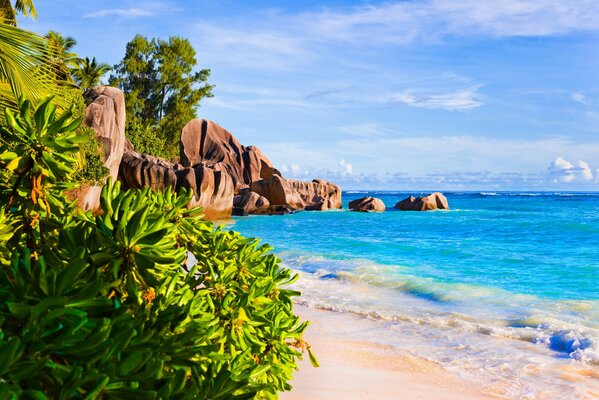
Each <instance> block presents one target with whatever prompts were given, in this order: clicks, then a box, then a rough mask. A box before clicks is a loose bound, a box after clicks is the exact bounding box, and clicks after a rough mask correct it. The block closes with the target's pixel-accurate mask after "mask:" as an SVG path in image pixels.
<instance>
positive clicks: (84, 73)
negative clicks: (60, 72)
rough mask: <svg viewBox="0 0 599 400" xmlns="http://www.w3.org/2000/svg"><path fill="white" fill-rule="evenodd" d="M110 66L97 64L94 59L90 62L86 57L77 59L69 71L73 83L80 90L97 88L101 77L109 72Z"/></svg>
mask: <svg viewBox="0 0 599 400" xmlns="http://www.w3.org/2000/svg"><path fill="white" fill-rule="evenodd" d="M110 69H111V68H110V65H108V64H105V63H98V62H97V61H96V57H93V58H92V59H91V60H90V59H89V58H88V57H85V59H79V60H78V61H77V63H76V65H75V67H74V68H72V69H71V75H72V76H73V80H74V81H75V83H76V84H77V85H78V86H79V87H80V88H82V89H87V88H90V87H94V86H98V85H100V84H101V81H102V77H103V76H104V75H106V73H107V72H108V71H110Z"/></svg>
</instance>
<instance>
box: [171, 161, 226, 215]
mask: <svg viewBox="0 0 599 400" xmlns="http://www.w3.org/2000/svg"><path fill="white" fill-rule="evenodd" d="M175 175H176V176H177V185H176V189H177V190H179V189H181V188H186V189H192V190H193V193H194V196H193V197H192V199H191V201H190V203H189V207H202V210H203V212H204V216H205V218H206V219H209V220H219V219H226V218H229V217H230V216H231V211H232V209H233V180H232V179H231V177H230V176H229V175H227V174H226V173H224V172H223V171H217V170H214V169H212V168H208V167H205V166H202V165H199V166H197V167H195V168H184V169H181V170H178V171H175Z"/></svg>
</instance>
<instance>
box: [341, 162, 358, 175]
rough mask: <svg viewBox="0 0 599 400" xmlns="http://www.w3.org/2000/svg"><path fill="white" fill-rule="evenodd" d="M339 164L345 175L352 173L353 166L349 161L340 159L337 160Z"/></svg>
mask: <svg viewBox="0 0 599 400" xmlns="http://www.w3.org/2000/svg"><path fill="white" fill-rule="evenodd" d="M339 166H340V167H341V168H343V170H342V171H343V172H344V173H345V174H347V175H351V174H353V173H354V167H353V166H352V165H351V164H350V163H348V162H347V161H345V159H341V161H339Z"/></svg>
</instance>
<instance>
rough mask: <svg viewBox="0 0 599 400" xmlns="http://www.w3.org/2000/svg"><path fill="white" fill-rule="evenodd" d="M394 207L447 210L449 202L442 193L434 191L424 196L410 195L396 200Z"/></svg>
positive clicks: (412, 209)
mask: <svg viewBox="0 0 599 400" xmlns="http://www.w3.org/2000/svg"><path fill="white" fill-rule="evenodd" d="M395 208H397V209H399V210H402V211H430V210H437V209H438V210H449V203H448V202H447V198H446V197H445V196H444V195H443V194H441V193H439V192H435V193H432V194H429V195H428V196H424V197H423V196H419V197H414V196H410V197H408V198H405V199H403V200H402V201H400V202H398V203H397V204H396V205H395Z"/></svg>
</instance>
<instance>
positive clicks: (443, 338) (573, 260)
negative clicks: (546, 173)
mask: <svg viewBox="0 0 599 400" xmlns="http://www.w3.org/2000/svg"><path fill="white" fill-rule="evenodd" d="M410 194H413V195H418V194H421V193H417V192H410V193H407V192H367V191H348V192H344V193H343V203H344V209H343V210H334V211H326V212H300V213H296V214H291V215H285V216H249V217H236V218H234V220H233V223H232V224H231V225H229V226H228V229H234V230H237V231H239V232H241V233H242V234H244V235H246V236H250V237H258V238H260V239H261V241H262V242H265V243H268V244H271V245H273V246H274V247H275V250H274V252H275V254H277V256H278V257H280V258H281V259H282V263H283V265H284V266H286V267H289V268H292V269H293V270H295V271H297V272H298V273H299V274H300V276H301V278H300V280H299V281H298V283H296V284H295V287H296V288H297V289H298V290H301V291H302V297H301V298H300V300H299V302H300V303H301V304H304V305H307V306H310V307H315V308H321V309H327V310H331V311H335V312H340V313H351V314H353V315H360V316H363V317H364V318H368V319H371V320H373V321H375V325H374V326H375V327H376V328H374V329H372V330H368V331H367V332H359V333H357V334H359V335H361V336H362V337H363V338H364V339H365V340H374V341H376V342H378V343H381V344H385V345H390V346H395V347H397V348H398V349H401V350H402V351H409V352H412V353H413V354H415V355H417V356H420V357H424V358H427V359H429V360H431V361H434V362H437V363H439V364H440V365H442V366H443V367H444V368H446V369H448V370H451V371H453V372H456V373H458V374H459V375H461V376H463V377H465V378H467V379H471V380H475V381H477V382H479V383H481V382H482V383H484V385H485V386H487V387H489V388H490V389H491V390H492V391H493V393H498V394H500V395H502V396H505V397H506V398H518V399H520V398H522V399H526V398H530V399H544V398H548V399H549V398H551V399H553V398H559V399H570V398H572V399H585V398H596V397H593V396H598V397H599V193H580V192H577V193H561V192H560V193H554V192H551V193H550V192H529V193H524V192H449V193H445V195H446V196H447V199H448V201H449V205H450V208H451V210H449V211H432V212H402V211H398V210H395V209H393V206H394V204H395V203H396V202H397V201H399V200H402V199H404V198H405V197H407V196H408V195H410ZM366 195H370V196H374V197H379V198H381V199H382V200H383V201H384V202H385V204H386V206H387V208H388V209H387V211H386V212H384V213H356V212H350V211H348V210H347V204H348V202H349V201H351V200H353V199H356V198H359V197H363V196H366Z"/></svg>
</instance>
